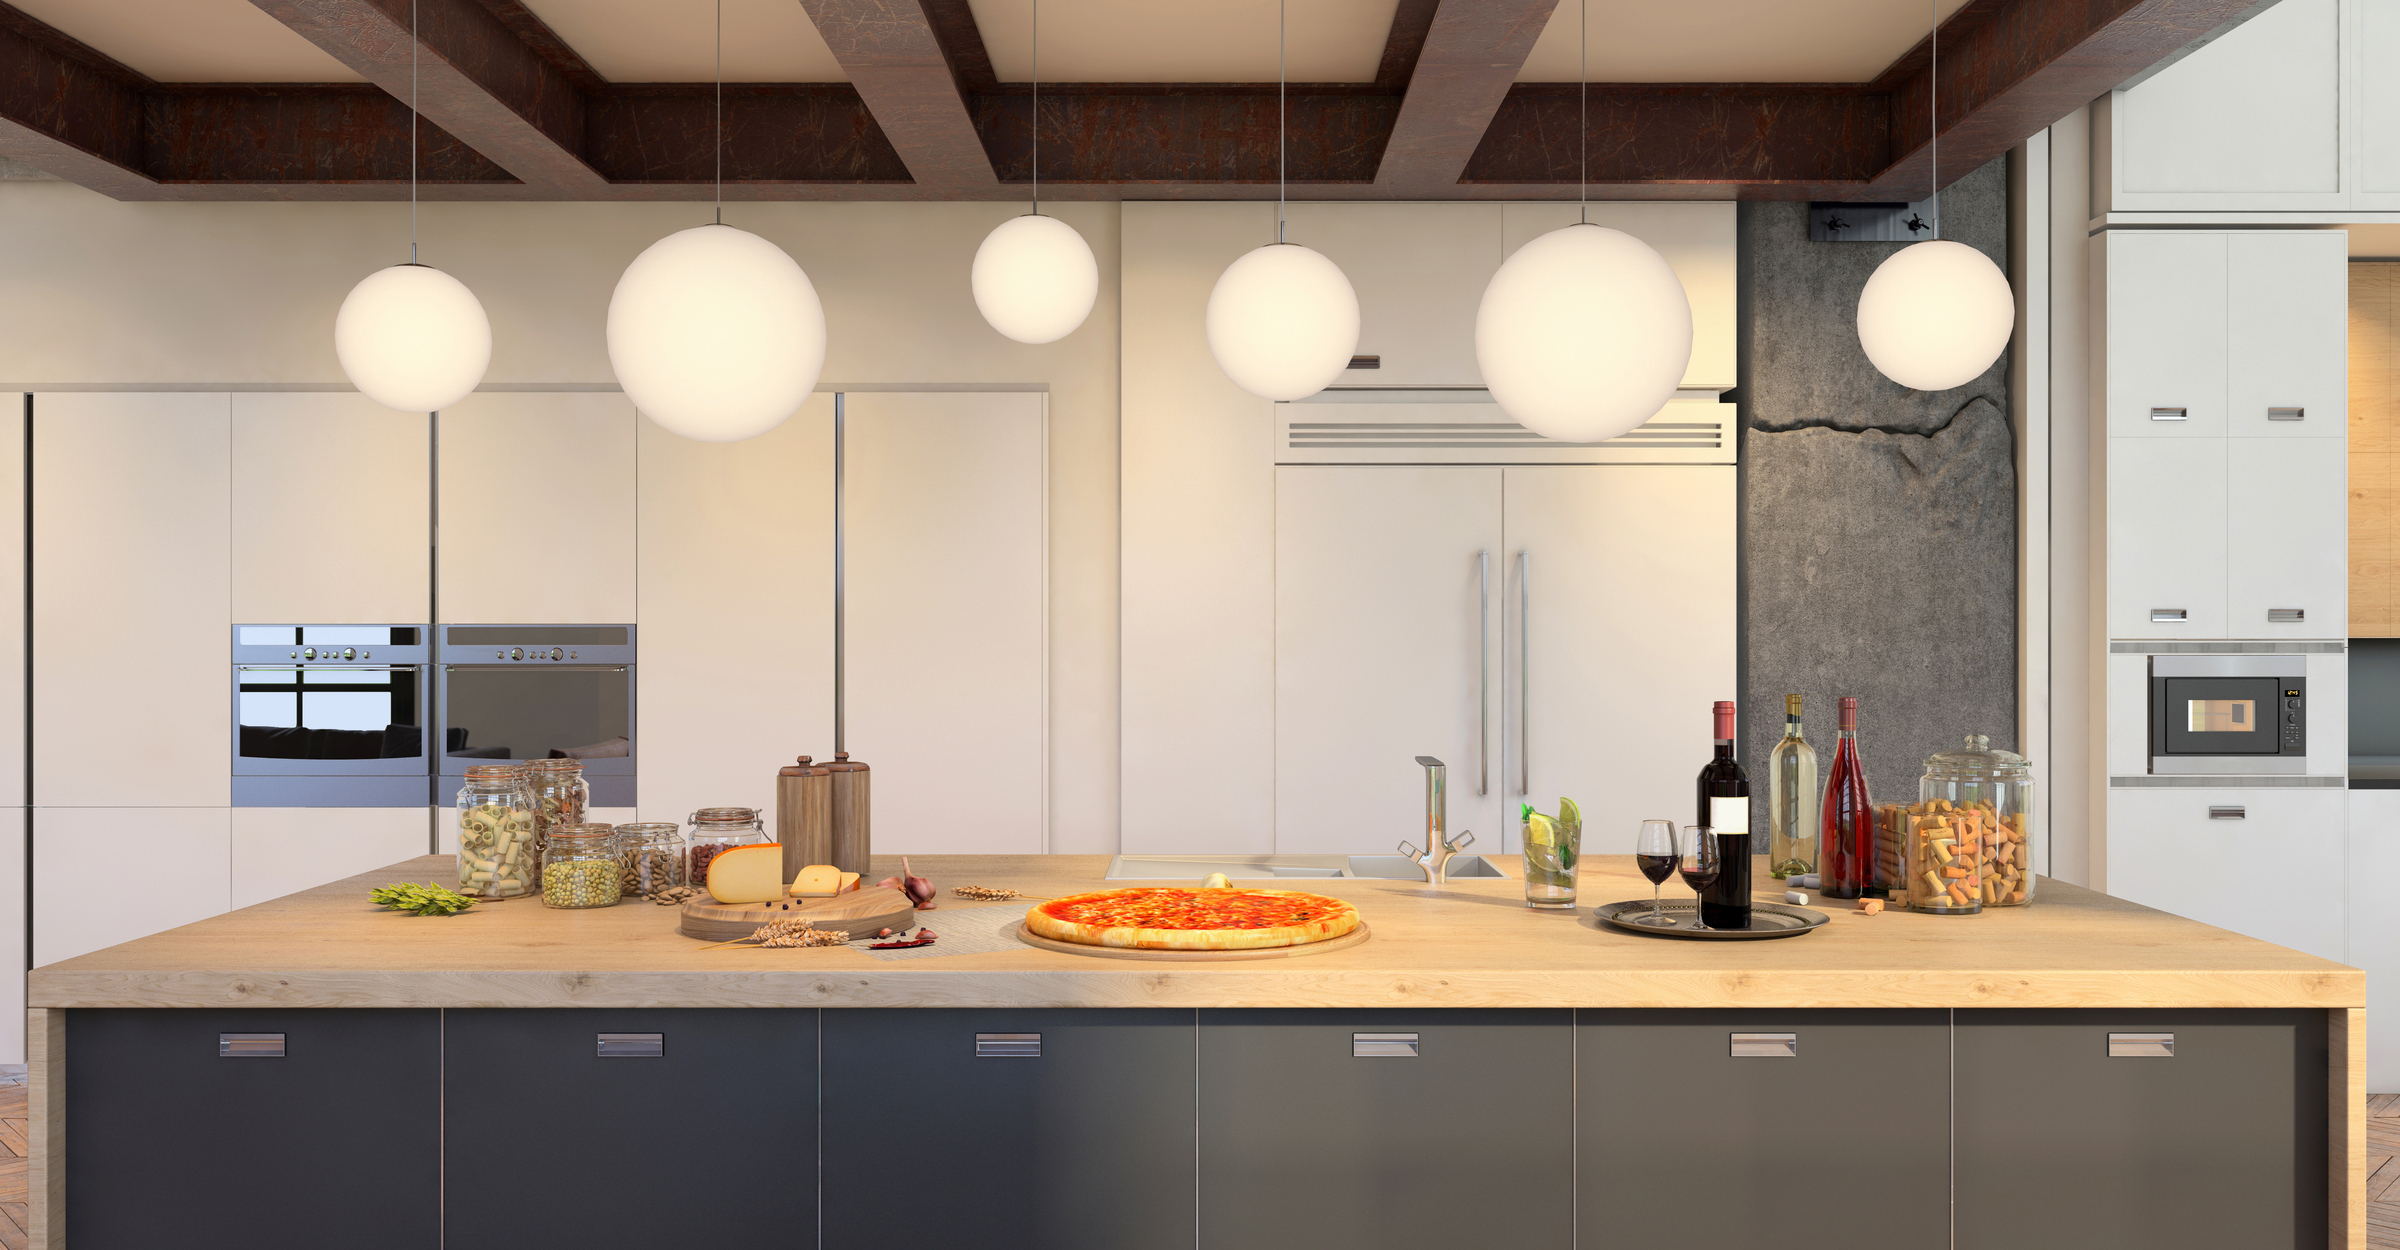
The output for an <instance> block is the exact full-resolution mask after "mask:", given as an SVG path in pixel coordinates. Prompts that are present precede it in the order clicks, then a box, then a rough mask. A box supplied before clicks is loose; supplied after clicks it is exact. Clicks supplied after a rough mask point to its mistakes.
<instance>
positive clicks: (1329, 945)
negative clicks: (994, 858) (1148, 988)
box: [1017, 920, 1367, 963]
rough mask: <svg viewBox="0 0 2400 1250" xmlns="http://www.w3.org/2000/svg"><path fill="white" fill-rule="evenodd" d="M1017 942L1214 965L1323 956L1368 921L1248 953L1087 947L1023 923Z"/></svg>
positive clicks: (1360, 935) (1345, 945) (1359, 936)
mask: <svg viewBox="0 0 2400 1250" xmlns="http://www.w3.org/2000/svg"><path fill="white" fill-rule="evenodd" d="M1017 940H1018V941H1020V942H1023V943H1025V944H1026V945H1027V946H1038V947H1040V948H1042V949H1043V950H1046V951H1057V952H1059V953H1060V954H1062V955H1096V956H1098V957H1100V958H1102V959H1156V960H1163V961H1165V962H1167V963H1215V962H1218V961H1221V960H1228V959H1295V958H1298V957H1299V956H1302V955H1326V954H1331V953H1332V952H1334V951H1342V950H1348V949H1350V948H1351V947H1353V946H1356V945H1358V944H1359V943H1361V942H1364V941H1366V940H1367V922H1366V921H1364V920H1361V921H1359V922H1358V927H1357V928H1355V929H1352V930H1351V931H1349V932H1348V933H1345V934H1343V935H1341V936H1340V937H1331V938H1326V939H1325V940H1324V941H1322V942H1303V943H1301V944H1299V945H1297V946H1267V947H1261V948H1259V949H1257V950H1247V951H1151V950H1141V949H1138V948H1136V947H1130V946H1086V945H1084V944H1083V943H1081V942H1061V941H1059V940H1057V939H1056V938H1046V937H1043V936H1042V935H1040V934H1038V933H1035V932H1034V931H1033V930H1031V929H1028V928H1026V927H1025V926H1024V925H1023V924H1022V923H1020V924H1019V925H1017Z"/></svg>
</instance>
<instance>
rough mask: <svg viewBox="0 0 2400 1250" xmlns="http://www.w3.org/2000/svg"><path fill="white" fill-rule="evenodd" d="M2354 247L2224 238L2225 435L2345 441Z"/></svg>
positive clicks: (2332, 238) (2323, 234)
mask: <svg viewBox="0 0 2400 1250" xmlns="http://www.w3.org/2000/svg"><path fill="white" fill-rule="evenodd" d="M2349 238H2350V236H2349V235H2348V234H2347V233H2346V232H2344V231H2340V230H2311V231H2308V232H2305V233H2298V232H2295V233H2289V234H2284V233H2267V234H2235V235H2231V236H2228V238H2227V239H2226V312H2225V315H2226V330H2227V341H2228V342H2229V343H2230V344H2231V346H2232V351H2231V353H2230V354H2229V355H2228V356H2227V357H2226V361H2225V374H2226V376H2225V407H2226V420H2225V427H2226V432H2227V433H2229V434H2232V435H2234V436H2236V437H2243V436H2249V435H2258V436H2273V437H2277V438H2294V437H2297V438H2340V437H2342V435H2343V433H2344V432H2345V429H2346V427H2347V426H2348V424H2349V398H2350V393H2349V392H2350V368H2349V352H2348V346H2349V334H2350V326H2349V308H2350V256H2349V246H2348V245H2349ZM2237 468H2238V462H2237Z"/></svg>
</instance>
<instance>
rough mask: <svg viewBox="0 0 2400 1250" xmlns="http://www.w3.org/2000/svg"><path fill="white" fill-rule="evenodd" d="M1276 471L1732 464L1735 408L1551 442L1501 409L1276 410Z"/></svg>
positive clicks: (1679, 410)
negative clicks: (1611, 434) (1294, 467)
mask: <svg viewBox="0 0 2400 1250" xmlns="http://www.w3.org/2000/svg"><path fill="white" fill-rule="evenodd" d="M1276 416H1277V418H1278V420H1277V430H1276V434H1277V438H1276V448H1275V462H1276V463H1277V464H1732V463H1733V462H1734V458H1735V443H1736V441H1737V439H1736V437H1735V433H1734V405H1732V404H1720V403H1715V402H1711V401H1682V400H1678V401H1676V402H1674V403H1670V404H1668V405H1667V407H1666V409H1665V410H1664V411H1662V412H1660V413H1659V414H1658V415H1657V416H1656V417H1653V418H1652V419H1651V420H1649V421H1648V422H1646V423H1644V424H1643V425H1641V426H1640V427H1638V428H1636V429H1633V430H1630V431H1627V432H1626V433H1624V434H1622V435H1619V436H1618V437H1616V438H1611V439H1603V440H1600V441H1597V442H1589V443H1577V442H1566V441H1562V440H1559V439H1553V438H1544V437H1542V436H1541V435H1539V434H1536V433H1534V432H1533V431H1532V430H1529V429H1526V428H1525V427H1524V426H1523V425H1520V424H1518V423H1517V422H1515V421H1512V420H1510V419H1509V418H1508V416H1507V414H1506V413H1503V412H1502V411H1501V410H1500V407H1499V405H1497V404H1459V403H1444V404H1357V403H1350V404H1277V405H1276Z"/></svg>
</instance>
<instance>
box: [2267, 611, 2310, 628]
mask: <svg viewBox="0 0 2400 1250" xmlns="http://www.w3.org/2000/svg"><path fill="white" fill-rule="evenodd" d="M2307 619H2308V609H2307V608H2268V609H2267V621H2268V623H2269V624H2273V625H2297V624H2299V623H2300V622H2302V621H2305V620H2307Z"/></svg>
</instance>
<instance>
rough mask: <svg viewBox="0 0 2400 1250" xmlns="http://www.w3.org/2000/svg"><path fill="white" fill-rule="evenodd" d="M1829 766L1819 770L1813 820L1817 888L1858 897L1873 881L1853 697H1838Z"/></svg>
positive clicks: (1870, 825) (1871, 821) (1870, 819)
mask: <svg viewBox="0 0 2400 1250" xmlns="http://www.w3.org/2000/svg"><path fill="white" fill-rule="evenodd" d="M1841 709H1842V720H1841V732H1840V733H1839V734H1838V735H1836V737H1835V738H1834V746H1833V770H1832V771H1831V772H1829V773H1827V774H1826V775H1825V809H1824V812H1823V814H1822V815H1821V816H1820V817H1819V818H1818V820H1817V835H1818V837H1820V838H1822V839H1823V841H1822V842H1821V843H1820V844H1819V845H1820V847H1821V850H1820V852H1819V855H1820V858H1819V860H1818V871H1819V873H1820V874H1822V875H1821V877H1820V879H1819V884H1818V886H1817V892H1818V893H1820V894H1823V895H1824V896H1825V897H1827V898H1859V897H1862V896H1864V895H1865V894H1866V891H1867V887H1868V886H1870V885H1873V884H1875V808H1874V805H1873V804H1871V803H1869V802H1868V801H1867V766H1866V764H1865V762H1864V761H1862V760H1860V759H1859V758H1858V700H1856V699H1843V700H1842V701H1841Z"/></svg>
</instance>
